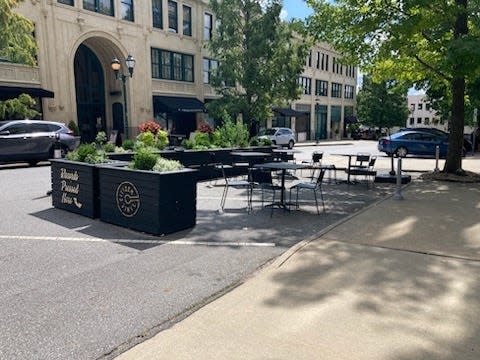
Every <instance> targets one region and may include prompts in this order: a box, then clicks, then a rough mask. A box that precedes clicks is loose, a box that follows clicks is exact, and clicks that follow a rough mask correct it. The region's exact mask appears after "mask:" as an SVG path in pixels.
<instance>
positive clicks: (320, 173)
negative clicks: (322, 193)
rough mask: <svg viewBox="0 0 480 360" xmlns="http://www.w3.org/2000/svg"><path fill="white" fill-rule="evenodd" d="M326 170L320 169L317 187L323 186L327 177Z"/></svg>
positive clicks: (316, 182)
mask: <svg viewBox="0 0 480 360" xmlns="http://www.w3.org/2000/svg"><path fill="white" fill-rule="evenodd" d="M326 171H327V170H326V169H319V172H318V176H317V180H316V181H315V184H316V187H317V188H319V187H320V186H322V182H323V178H324V177H325V172H326Z"/></svg>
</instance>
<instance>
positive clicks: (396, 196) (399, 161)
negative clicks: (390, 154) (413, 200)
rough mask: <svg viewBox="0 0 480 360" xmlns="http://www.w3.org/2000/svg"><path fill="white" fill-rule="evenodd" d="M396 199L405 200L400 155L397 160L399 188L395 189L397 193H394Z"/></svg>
mask: <svg viewBox="0 0 480 360" xmlns="http://www.w3.org/2000/svg"><path fill="white" fill-rule="evenodd" d="M393 198H394V199H395V200H403V195H402V158H401V157H398V161H397V188H396V190H395V195H393Z"/></svg>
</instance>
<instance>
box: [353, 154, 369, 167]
mask: <svg viewBox="0 0 480 360" xmlns="http://www.w3.org/2000/svg"><path fill="white" fill-rule="evenodd" d="M369 161H370V154H366V153H358V154H357V157H356V159H355V162H356V163H357V164H358V165H363V163H368V162H369Z"/></svg>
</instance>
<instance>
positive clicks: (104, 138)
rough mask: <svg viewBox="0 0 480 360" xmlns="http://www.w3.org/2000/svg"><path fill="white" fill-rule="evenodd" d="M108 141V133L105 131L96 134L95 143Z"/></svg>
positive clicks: (100, 143) (99, 143)
mask: <svg viewBox="0 0 480 360" xmlns="http://www.w3.org/2000/svg"><path fill="white" fill-rule="evenodd" d="M106 142H107V134H106V133H105V131H99V132H98V133H97V135H96V136H95V144H97V145H102V144H104V143H106Z"/></svg>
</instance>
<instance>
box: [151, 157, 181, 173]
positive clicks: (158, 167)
mask: <svg viewBox="0 0 480 360" xmlns="http://www.w3.org/2000/svg"><path fill="white" fill-rule="evenodd" d="M180 169H183V165H182V164H181V163H180V161H177V160H169V159H165V158H162V157H161V156H160V157H159V158H158V159H157V162H156V164H155V166H154V167H153V171H156V172H164V171H174V170H180Z"/></svg>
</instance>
